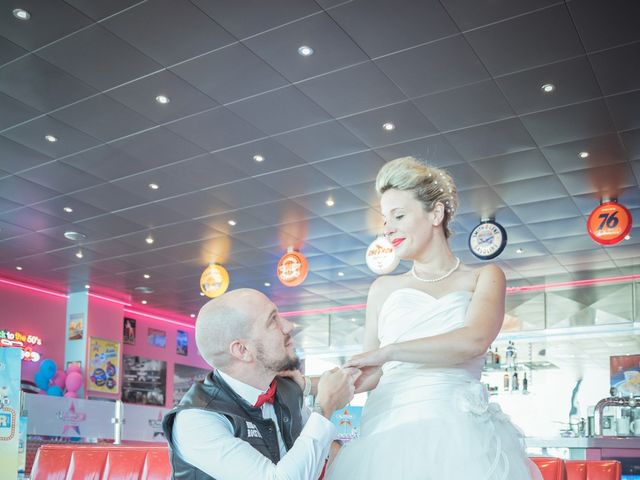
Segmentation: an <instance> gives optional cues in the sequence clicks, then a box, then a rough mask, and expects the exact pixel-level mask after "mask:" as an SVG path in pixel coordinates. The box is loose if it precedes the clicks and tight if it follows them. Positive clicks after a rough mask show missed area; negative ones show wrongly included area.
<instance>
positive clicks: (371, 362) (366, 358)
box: [344, 347, 390, 370]
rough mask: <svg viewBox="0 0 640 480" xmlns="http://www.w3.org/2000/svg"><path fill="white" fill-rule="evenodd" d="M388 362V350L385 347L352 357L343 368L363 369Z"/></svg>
mask: <svg viewBox="0 0 640 480" xmlns="http://www.w3.org/2000/svg"><path fill="white" fill-rule="evenodd" d="M389 360H390V358H389V349H388V348H386V347H383V348H379V349H377V350H371V351H370V352H364V353H361V354H359V355H354V356H353V357H351V358H350V359H349V360H347V363H345V364H344V367H356V368H359V369H361V370H362V369H363V368H364V367H379V366H382V365H384V364H385V363H387V362H388V361H389Z"/></svg>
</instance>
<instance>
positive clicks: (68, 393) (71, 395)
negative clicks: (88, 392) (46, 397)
mask: <svg viewBox="0 0 640 480" xmlns="http://www.w3.org/2000/svg"><path fill="white" fill-rule="evenodd" d="M64 396H65V397H67V398H78V394H77V393H76V392H67V393H65V394H64Z"/></svg>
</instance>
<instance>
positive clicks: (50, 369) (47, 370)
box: [40, 358, 57, 380]
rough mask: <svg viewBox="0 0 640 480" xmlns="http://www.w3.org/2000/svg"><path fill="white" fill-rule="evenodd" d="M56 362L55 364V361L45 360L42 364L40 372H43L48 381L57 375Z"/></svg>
mask: <svg viewBox="0 0 640 480" xmlns="http://www.w3.org/2000/svg"><path fill="white" fill-rule="evenodd" d="M56 370H57V368H56V362H54V361H53V360H51V359H49V358H47V359H46V360H43V361H42V363H41V364H40V371H41V372H42V374H43V375H44V376H45V378H46V379H47V380H50V379H52V378H53V376H54V375H55V374H56Z"/></svg>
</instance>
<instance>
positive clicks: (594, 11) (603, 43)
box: [567, 0, 640, 52]
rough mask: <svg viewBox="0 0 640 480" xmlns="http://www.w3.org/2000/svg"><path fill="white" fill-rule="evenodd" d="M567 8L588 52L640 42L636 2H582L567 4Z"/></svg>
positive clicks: (596, 0)
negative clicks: (604, 26)
mask: <svg viewBox="0 0 640 480" xmlns="http://www.w3.org/2000/svg"><path fill="white" fill-rule="evenodd" d="M567 7H568V8H569V12H571V17H572V18H573V21H574V23H575V25H576V28H577V29H578V33H579V34H580V38H581V39H582V43H584V46H585V48H586V50H587V52H593V51H595V50H602V49H605V48H610V47H614V46H616V45H621V44H623V43H630V42H634V41H637V40H640V34H639V33H638V28H637V27H638V18H640V5H639V4H638V3H637V2H626V1H624V0H612V1H608V2H599V1H598V0H581V1H578V2H569V3H567ZM603 25H606V26H607V27H606V28H603Z"/></svg>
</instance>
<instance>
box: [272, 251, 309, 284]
mask: <svg viewBox="0 0 640 480" xmlns="http://www.w3.org/2000/svg"><path fill="white" fill-rule="evenodd" d="M308 273H309V261H308V260H307V257H305V256H304V255H302V254H301V253H300V252H295V251H293V250H292V251H289V252H287V253H285V254H284V255H283V256H282V258H281V259H280V261H279V262H278V270H277V274H278V279H279V280H280V282H281V283H282V284H283V285H284V286H286V287H297V286H298V285H300V284H301V283H302V282H304V279H305V278H307V274H308Z"/></svg>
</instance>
